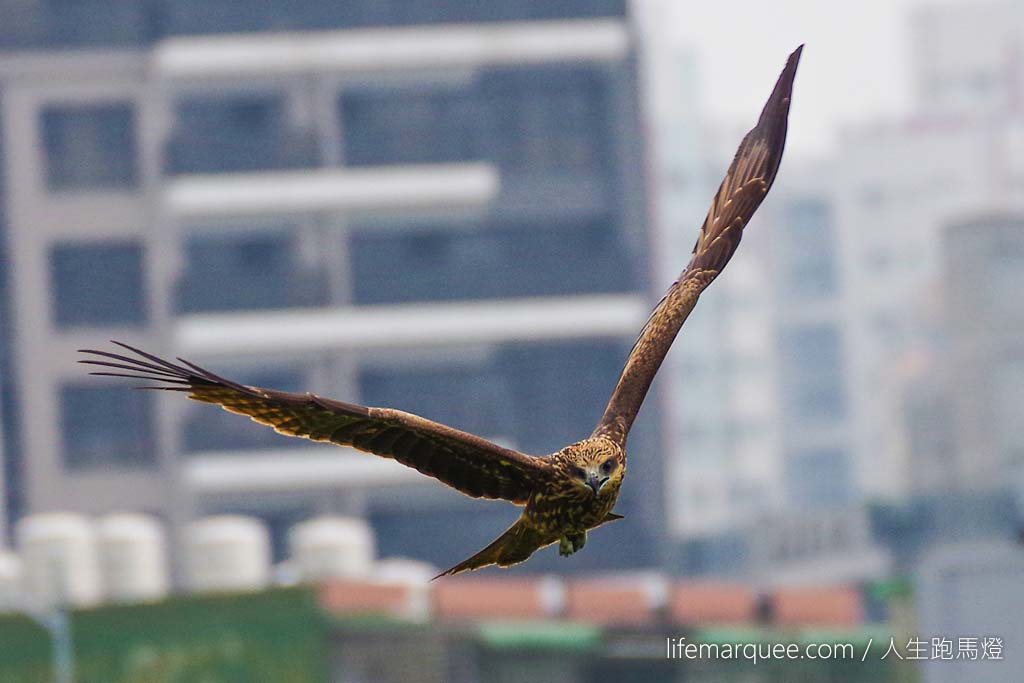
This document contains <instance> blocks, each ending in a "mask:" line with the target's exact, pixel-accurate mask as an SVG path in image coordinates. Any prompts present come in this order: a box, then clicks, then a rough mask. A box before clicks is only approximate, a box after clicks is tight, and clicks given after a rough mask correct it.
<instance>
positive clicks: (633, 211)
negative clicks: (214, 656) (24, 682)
mask: <svg viewBox="0 0 1024 683" xmlns="http://www.w3.org/2000/svg"><path fill="white" fill-rule="evenodd" d="M61 8H62V11H61V12H56V11H54V9H53V6H52V5H50V4H47V3H43V2H27V3H21V10H20V11H19V12H17V13H15V14H16V16H14V17H12V18H11V21H8V22H6V23H5V26H4V27H3V28H2V29H0V47H3V48H4V49H5V51H6V52H5V56H4V60H3V63H2V65H0V96H2V103H0V104H2V110H0V122H2V135H0V138H2V144H3V172H4V190H5V198H6V209H7V211H6V227H7V230H8V242H7V246H8V249H9V251H8V254H7V259H6V264H7V266H8V267H9V268H10V271H11V272H10V278H9V285H10V286H9V290H8V293H9V296H10V299H11V303H12V306H11V311H12V312H13V316H12V318H11V324H10V326H9V328H8V329H9V332H5V334H8V335H9V339H8V342H9V346H8V348H9V350H11V351H12V352H13V358H15V359H16V360H17V363H16V364H14V365H12V370H13V372H12V373H10V374H9V375H8V373H5V377H8V376H9V377H10V381H11V382H13V384H14V387H15V390H16V398H17V401H16V404H15V405H16V410H17V417H19V418H20V422H19V424H20V425H21V426H22V429H21V430H20V437H21V439H20V443H21V448H20V449H19V450H17V451H15V452H14V453H13V457H14V458H15V460H16V461H17V462H16V466H15V467H14V470H15V471H17V472H19V475H18V476H19V480H18V484H17V486H18V487H19V490H21V491H22V492H23V493H24V501H23V505H21V506H20V510H19V512H21V513H24V512H26V511H42V510H48V509H56V508H71V509H76V510H82V511H86V512H101V511H106V510H110V509H112V508H119V509H121V508H130V509H141V510H145V511H152V512H156V513H159V514H162V515H164V516H166V517H167V518H169V519H170V520H171V521H175V522H178V521H181V520H183V519H185V518H187V517H190V516H193V515H196V514H203V513H208V512H226V511H230V512H243V513H250V514H255V515H258V516H260V517H262V518H264V519H266V520H267V521H268V522H269V523H270V524H271V528H272V530H273V531H274V532H275V537H276V538H277V539H280V537H281V533H280V532H282V531H283V529H284V528H286V527H287V526H288V525H290V524H291V523H293V522H294V521H297V520H299V519H301V518H303V517H306V516H309V515H311V514H315V513H321V512H331V511H333V512H348V513H354V514H360V515H365V516H367V517H369V518H370V520H371V521H372V522H373V523H374V525H375V526H376V528H377V537H378V538H379V539H380V546H381V551H382V552H383V553H385V554H393V553H402V554H409V555H414V556H418V557H421V558H424V559H427V560H430V561H433V562H436V563H439V564H440V563H445V562H451V561H452V560H453V559H455V558H457V557H458V556H459V554H460V553H462V554H467V553H468V552H469V551H472V550H476V549H477V548H478V547H479V546H480V545H482V544H484V543H485V542H487V541H489V540H490V539H491V538H493V537H494V536H495V535H497V533H498V532H500V530H501V529H502V528H503V527H502V525H503V524H504V523H506V522H508V521H509V520H510V519H511V518H512V516H514V514H515V513H516V511H515V510H514V509H513V508H511V507H510V506H507V505H503V504H491V505H490V506H488V504H487V503H481V502H473V501H468V500H465V499H464V498H463V497H461V496H459V495H458V494H455V493H453V492H450V491H448V490H446V489H444V488H443V487H442V486H440V485H438V484H436V483H435V482H431V481H429V480H427V479H425V478H422V477H420V476H419V475H417V474H416V473H415V472H412V471H411V470H407V469H405V468H402V467H400V466H398V465H396V464H395V463H391V462H388V461H385V460H381V459H375V458H370V457H368V456H365V455H361V454H356V453H351V452H349V453H346V452H341V451H338V450H337V449H334V450H330V449H327V448H326V447H321V446H318V445H315V444H309V443H305V442H301V441H297V440H294V439H285V438H283V437H279V436H277V435H276V434H274V433H273V432H271V431H269V430H266V429H264V428H259V427H255V426H253V425H251V424H249V423H247V422H246V421H245V420H244V419H242V418H239V417H237V416H233V415H229V414H227V413H223V412H220V411H216V410H214V409H212V408H210V407H209V406H199V405H194V404H186V402H184V401H181V400H180V398H179V397H173V399H163V398H161V397H159V396H157V395H154V394H150V393H146V392H130V391H126V390H125V387H124V386H123V385H121V384H116V383H111V382H105V381H102V380H100V379H99V378H88V377H86V376H85V374H84V372H83V370H82V368H81V367H79V366H76V365H75V364H74V362H73V361H74V359H75V349H77V348H81V347H92V348H96V347H102V346H104V345H105V344H106V340H107V339H111V338H113V339H123V340H125V341H128V342H130V343H135V344H138V345H141V346H144V347H147V348H150V349H153V350H155V351H157V352H162V353H165V354H170V355H182V356H185V357H187V358H189V359H191V360H194V361H197V362H200V363H202V364H204V365H208V366H211V367H212V368H213V369H215V370H216V371H218V372H220V373H222V374H225V375H228V376H231V377H234V378H236V379H238V380H240V381H242V382H245V383H249V384H256V385H265V386H273V387H276V388H279V389H285V390H310V391H314V392H316V393H320V394H326V395H330V396H337V397H341V398H346V399H348V400H354V401H359V402H363V403H366V404H370V405H388V406H394V407H398V408H402V409H406V410H409V411H412V412H416V413H420V414H423V415H425V416H428V417H430V418H433V419H437V420H440V421H443V422H447V423H450V424H452V425H455V426H458V427H460V428H463V429H466V430H469V431H473V432H477V433H480V434H482V435H485V436H488V437H491V438H493V439H495V440H498V441H500V442H503V443H506V444H510V445H513V446H515V447H517V448H520V449H522V450H524V451H527V452H532V453H547V452H550V451H552V450H554V449H556V448H558V447H561V446H563V445H565V444H566V443H569V442H571V441H573V440H575V439H578V438H582V437H585V436H586V435H588V434H589V430H590V429H591V428H592V427H593V424H594V422H595V421H596V419H597V418H598V416H599V415H600V412H601V410H602V409H603V407H604V402H605V401H606V399H607V396H608V394H609V393H610V391H611V388H612V386H613V385H614V383H615V381H616V379H617V377H618V374H619V371H620V369H621V366H622V363H623V361H624V359H625V356H626V354H627V352H628V350H629V348H630V346H631V344H632V341H633V339H634V338H635V335H636V333H637V331H638V330H639V328H640V326H641V325H642V324H643V321H644V320H645V319H646V315H647V312H648V310H649V307H650V305H651V304H652V303H653V302H652V299H651V297H650V296H649V294H648V293H649V291H650V289H649V283H648V266H647V262H646V257H645V254H646V253H647V251H648V243H647V242H648V233H647V222H646V216H645V186H644V180H643V173H642V168H643V164H642V156H643V155H642V139H641V136H640V124H639V112H638V96H637V89H638V88H637V76H636V67H635V49H636V45H635V37H634V34H633V32H632V31H631V30H630V26H629V19H628V17H627V12H626V7H625V3H624V2H622V1H621V0H606V1H601V2H579V1H576V0H560V1H558V2H541V1H539V0H518V1H516V2H504V3H498V4H486V3H484V4H480V3H474V2H458V1H455V2H445V3H436V2H425V1H424V2H420V1H418V0H417V1H416V2H409V3H400V4H393V3H384V4H382V3H378V2H346V3H340V4H338V3H335V4H331V3H326V4H325V3H323V2H314V1H312V0H310V1H305V0H304V1H302V2H290V3H261V4H258V5H256V6H253V5H247V6H246V8H245V11H244V12H243V11H242V10H240V9H238V8H236V7H235V5H234V4H233V3H229V2H223V1H210V0H203V2H192V1H191V0H177V1H171V0H166V1H164V2H158V3H142V2H123V1H121V0H118V1H116V2H115V1H114V0H110V1H109V2H98V3H90V5H89V10H88V11H87V12H85V11H83V12H76V11H75V10H74V8H71V7H69V6H65V5H61ZM64 10H67V11H64ZM657 413H658V410H657V405H656V401H654V400H651V401H649V405H648V406H647V407H646V408H645V410H644V412H643V415H642V416H641V420H640V421H639V422H638V424H637V428H636V429H635V430H634V435H633V436H632V438H631V440H630V448H631V451H632V452H633V453H634V454H636V457H635V458H634V459H633V460H631V462H630V479H631V485H630V487H628V488H627V490H626V492H625V493H624V496H623V499H622V509H621V510H620V512H622V513H623V514H625V515H626V516H627V518H628V519H629V521H628V522H627V523H619V524H616V525H609V527H608V528H607V530H602V532H601V536H602V538H603V539H604V540H602V541H601V542H594V543H593V544H592V547H588V549H587V552H586V553H584V554H583V555H581V556H580V560H579V561H577V562H574V564H573V567H574V568H577V569H578V568H583V567H588V566H628V565H641V564H645V563H648V562H651V561H653V560H655V559H656V548H657V547H658V543H657V541H658V539H659V537H660V535H661V534H662V529H663V528H664V513H663V504H662V499H663V491H662V486H663V478H662V449H661V447H660V445H661V444H660V439H659V430H658V415H657ZM29 454H31V455H29ZM11 456H12V454H9V459H10V457H11ZM453 528H457V529H458V530H459V533H458V534H455V535H452V534H449V533H448V532H449V531H450V530H451V529H453ZM555 561H557V558H555V557H552V556H551V554H550V553H547V554H544V555H543V556H542V557H540V558H538V560H537V561H535V562H533V563H531V567H530V568H532V569H534V570H536V569H538V568H544V567H546V566H550V565H551V563H553V562H555ZM558 566H560V567H561V566H562V565H558Z"/></svg>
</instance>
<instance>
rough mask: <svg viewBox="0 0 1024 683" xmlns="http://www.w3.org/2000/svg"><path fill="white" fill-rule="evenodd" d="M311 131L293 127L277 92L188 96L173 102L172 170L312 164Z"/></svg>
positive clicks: (315, 158) (236, 169)
mask: <svg viewBox="0 0 1024 683" xmlns="http://www.w3.org/2000/svg"><path fill="white" fill-rule="evenodd" d="M318 156H319V155H318V151H317V145H316V140H315V139H314V136H313V135H312V134H311V133H309V132H306V131H301V130H297V129H295V128H293V127H292V126H291V125H290V124H289V122H288V118H287V116H286V112H285V101H284V97H283V96H281V95H273V94H267V95H254V94H250V95H237V96H234V97H230V98H228V97H222V96H221V97H192V98H189V99H185V100H182V101H180V102H179V103H178V106H177V117H176V124H175V130H174V134H173V136H172V138H171V139H170V141H169V142H168V147H167V164H168V167H169V170H170V172H172V173H220V172H244V171H259V170H279V169H291V168H304V167H310V166H314V165H316V163H317V161H318Z"/></svg>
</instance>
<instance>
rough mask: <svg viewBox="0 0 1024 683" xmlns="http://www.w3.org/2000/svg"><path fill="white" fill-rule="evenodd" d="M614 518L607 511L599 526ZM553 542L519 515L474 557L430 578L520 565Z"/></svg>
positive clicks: (524, 517)
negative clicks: (492, 566) (514, 521)
mask: <svg viewBox="0 0 1024 683" xmlns="http://www.w3.org/2000/svg"><path fill="white" fill-rule="evenodd" d="M616 519H622V515H617V514H615V513H614V512H609V513H608V516H607V517H605V518H604V519H603V520H601V524H605V523H607V522H613V521H615V520H616ZM601 524H598V525H597V526H600V525H601ZM557 540H558V536H556V535H552V534H547V533H544V532H543V531H540V530H539V529H537V528H536V527H534V526H533V525H531V524H530V523H529V522H527V521H526V516H525V515H523V516H522V517H520V518H519V519H518V520H516V523H515V524H513V525H512V526H510V527H509V528H508V529H507V530H506V531H505V533H503V534H502V535H501V536H498V537H497V538H496V539H494V541H492V542H491V544H490V545H488V546H487V547H486V548H484V549H483V550H481V551H480V552H478V553H477V554H476V555H473V556H472V557H470V558H468V559H466V560H463V561H462V562H459V563H458V564H457V565H455V566H454V567H452V568H451V569H446V570H445V571H443V572H441V573H440V574H438V575H437V576H435V577H434V579H439V578H441V577H442V576H453V575H455V574H458V573H459V572H465V571H471V570H473V569H480V568H481V567H489V566H490V565H492V564H493V565H497V566H499V567H511V566H512V565H514V564H519V563H520V562H523V561H524V560H526V559H527V558H529V557H530V555H533V553H534V552H535V551H537V550H539V549H541V548H545V547H547V546H549V545H551V544H552V543H554V542H555V541H557ZM432 580H433V579H432Z"/></svg>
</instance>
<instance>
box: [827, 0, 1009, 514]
mask: <svg viewBox="0 0 1024 683" xmlns="http://www.w3.org/2000/svg"><path fill="white" fill-rule="evenodd" d="M1021 17H1022V14H1021V10H1020V6H1019V3H1010V2H1007V3H993V4H991V5H985V6H982V7H980V8H976V7H975V5H973V4H972V5H971V6H969V7H968V6H966V5H941V6H935V7H930V8H927V9H922V10H921V11H920V12H919V13H917V14H916V15H915V19H914V22H913V27H914V28H913V33H912V37H913V45H914V49H913V50H912V54H913V57H914V65H913V69H912V72H913V74H914V76H915V84H914V85H915V90H916V91H917V92H918V101H917V104H916V106H915V109H914V111H913V113H912V114H911V115H910V116H909V117H907V118H906V119H905V120H902V121H893V122H885V123H879V124H868V125H860V126H857V127H855V128H851V129H848V130H847V131H846V132H845V134H844V136H843V139H842V143H841V149H840V151H839V155H838V156H839V158H840V159H841V160H842V161H841V163H839V164H837V165H836V226H837V234H838V239H839V244H840V248H839V253H840V255H841V268H840V270H841V276H842V286H843V288H844V290H845V292H846V295H845V303H844V307H843V308H844V314H843V326H844V328H845V330H846V335H847V341H848V345H847V359H848V361H849V372H848V373H847V377H848V380H849V396H850V410H851V416H852V419H853V421H854V433H853V434H854V439H853V451H852V455H853V458H852V462H853V463H855V466H856V478H857V481H858V491H859V493H862V494H865V495H868V496H886V497H899V496H902V495H904V494H906V493H908V492H909V491H911V490H914V489H915V486H916V484H917V483H919V482H920V480H919V479H918V478H917V477H916V474H915V472H914V469H915V468H916V467H917V465H916V464H915V462H916V456H915V455H913V454H912V453H911V449H912V448H913V447H914V446H913V443H914V442H915V441H916V440H919V439H918V437H919V436H920V434H917V435H914V434H909V433H908V431H907V424H906V421H905V420H904V419H903V416H904V414H905V411H907V410H910V411H917V412H919V411H920V409H921V408H922V403H921V402H920V401H916V399H914V398H913V397H909V399H910V403H914V402H915V401H916V407H915V406H913V405H910V403H907V399H908V392H911V393H913V391H914V390H913V389H912V388H911V387H909V386H908V384H907V383H908V381H910V380H909V378H912V377H913V376H914V374H915V370H914V368H915V367H917V366H918V365H919V364H920V362H921V359H922V358H930V357H934V354H933V351H934V350H935V349H936V348H937V345H938V344H941V343H942V339H941V336H942V335H941V332H940V331H939V330H938V328H937V327H936V324H935V322H936V319H937V318H936V315H935V312H936V311H937V310H939V309H941V307H942V305H943V302H942V296H944V288H943V273H942V267H941V264H942V259H941V249H940V244H941V242H942V237H941V235H942V230H943V229H944V227H945V226H947V225H949V224H950V223H955V222H959V221H962V220H963V219H966V218H969V217H973V216H978V215H984V214H991V213H993V212H996V213H999V212H1007V211H1012V210H1014V207H1016V206H1019V205H1020V204H1021V202H1022V201H1024V166H1022V165H1021V159H1022V158H1024V155H1022V154H1021V152H1020V150H1021V149H1022V145H1024V128H1022V127H1021V123H1020V102H1019V100H1018V98H1017V97H1016V95H1015V93H1016V92H1017V90H1018V89H1019V85H1020V83H1021V80H1020V76H1019V75H1020V73H1024V50H1022V49H1021V46H1022V43H1021V39H1020V36H1021V34H1020V32H1019V31H1017V30H1010V27H1012V26H1019V25H1020V22H1021ZM964 22H971V25H973V26H977V24H978V22H982V23H984V25H985V26H986V27H987V29H986V30H980V29H964V28H963V26H964ZM965 41H967V42H965ZM1015 74H1016V75H1015ZM936 407H937V406H936ZM940 468H941V466H937V468H936V469H940ZM935 484H936V485H938V482H935ZM929 488H931V485H929Z"/></svg>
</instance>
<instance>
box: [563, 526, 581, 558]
mask: <svg viewBox="0 0 1024 683" xmlns="http://www.w3.org/2000/svg"><path fill="white" fill-rule="evenodd" d="M586 544H587V532H586V531H581V532H579V533H578V534H566V535H565V536H562V538H561V540H560V541H559V542H558V554H559V555H561V556H562V557H569V556H570V555H572V554H573V553H574V552H576V551H577V550H583V546H585V545H586Z"/></svg>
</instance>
